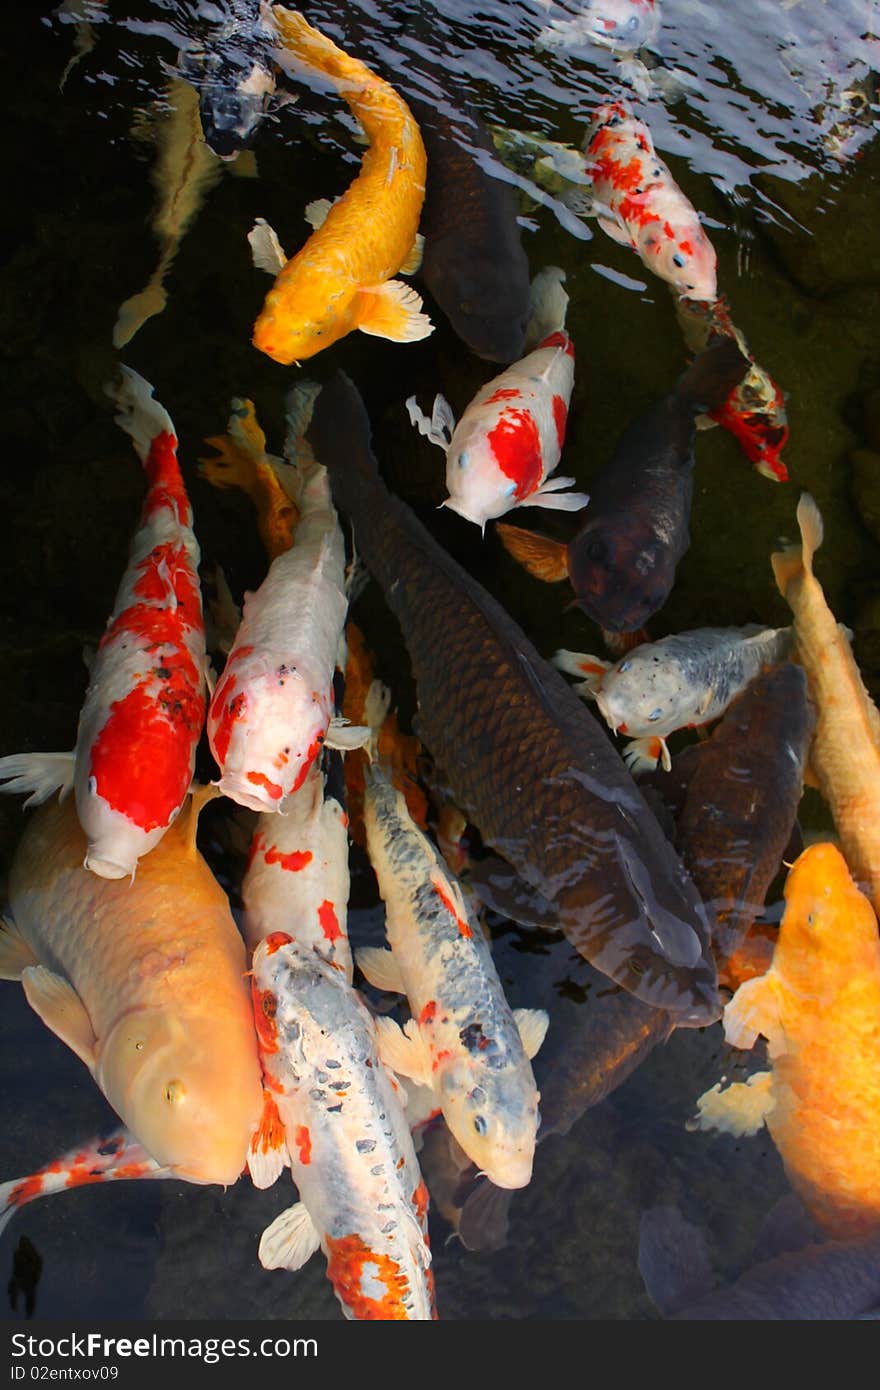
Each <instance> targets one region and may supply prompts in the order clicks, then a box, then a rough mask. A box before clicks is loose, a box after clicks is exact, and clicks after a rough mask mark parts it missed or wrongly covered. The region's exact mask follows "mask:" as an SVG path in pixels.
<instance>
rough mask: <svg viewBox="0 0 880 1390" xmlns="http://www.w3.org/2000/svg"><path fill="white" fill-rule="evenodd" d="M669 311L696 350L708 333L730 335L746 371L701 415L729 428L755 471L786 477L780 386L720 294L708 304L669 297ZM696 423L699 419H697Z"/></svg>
mask: <svg viewBox="0 0 880 1390" xmlns="http://www.w3.org/2000/svg"><path fill="white" fill-rule="evenodd" d="M675 316H676V318H677V319H678V323H679V327H680V328H681V331H682V334H683V336H684V340H685V342H686V344H687V346H688V347H689V348H690V350H691V351H692V352H695V353H697V354H699V353H701V352H702V351H703V349H704V348H705V347H707V346H708V344H709V342H710V341H711V339H712V338H715V337H724V338H735V339H736V341H737V344H738V346H739V348H740V351H741V352H742V353H743V354H744V355H745V356H746V357H747V358H748V359H749V364H750V365H749V370H748V371H747V372H746V374H745V376H744V377H743V379H742V381H741V382H740V383H739V385H738V386H735V387H734V389H733V390H732V391H731V393H730V395H729V396H728V397H727V399H726V400H725V401H724V402H723V404H722V405H721V406H719V408H718V409H717V410H712V411H710V412H709V415H708V417H702V418H703V420H704V422H705V423H707V424H708V423H709V422H710V421H711V422H713V423H714V424H717V425H721V426H722V427H723V428H724V429H726V430H729V431H730V433H731V434H732V435H733V437H734V439H735V440H736V442H737V443H738V444H739V446H740V448H741V449H742V451H743V453H744V454H745V456H746V458H747V459H748V460H749V462H750V463H753V464H754V466H755V468H756V469H757V471H758V472H759V473H762V474H763V476H764V477H765V478H770V479H771V480H772V481H773V482H775V483H787V482H788V469H787V468H786V466H785V464H784V463H783V461H782V458H781V454H782V450H783V449H784V448H785V446H786V444H787V443H788V414H787V412H786V409H785V396H784V395H783V393H782V388H781V387H779V386H777V384H776V382H775V381H774V380H773V378H772V377H771V376H770V374H769V372H766V371H765V370H764V368H763V367H761V366H759V365H758V363H757V362H756V361H755V359H754V357H753V356H752V354H751V352H750V351H749V345H748V343H747V342H746V340H745V338H744V337H743V335H742V333H741V332H740V331H739V329H738V328H737V327H736V325H735V324H734V323H733V322H732V321H731V317H730V310H729V309H728V306H727V304H726V302H725V301H724V299H716V301H715V303H714V304H705V303H702V302H700V301H698V300H691V299H686V298H685V297H684V296H682V295H676V296H675ZM697 423H698V424H699V423H700V422H699V421H698V422H697Z"/></svg>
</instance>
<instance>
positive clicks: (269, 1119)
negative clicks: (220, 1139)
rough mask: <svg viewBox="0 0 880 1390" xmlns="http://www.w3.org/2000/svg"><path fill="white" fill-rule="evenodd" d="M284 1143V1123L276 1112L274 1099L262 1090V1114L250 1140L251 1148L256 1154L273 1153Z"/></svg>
mask: <svg viewBox="0 0 880 1390" xmlns="http://www.w3.org/2000/svg"><path fill="white" fill-rule="evenodd" d="M283 1143H284V1121H283V1120H282V1118H281V1115H280V1114H279V1112H278V1106H277V1105H276V1103H275V1097H274V1096H271V1095H270V1094H269V1092H268V1091H267V1090H265V1088H264V1090H263V1113H262V1114H261V1116H260V1123H259V1125H258V1126H257V1128H256V1130H255V1131H254V1136H253V1138H252V1139H251V1148H252V1149H254V1150H255V1151H256V1152H258V1153H263V1154H266V1153H274V1152H275V1150H276V1149H280V1148H281V1146H282V1144H283Z"/></svg>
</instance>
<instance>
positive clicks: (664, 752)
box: [623, 734, 672, 774]
mask: <svg viewBox="0 0 880 1390" xmlns="http://www.w3.org/2000/svg"><path fill="white" fill-rule="evenodd" d="M623 761H624V762H625V763H626V765H627V767H628V768H629V770H630V772H632V773H633V774H635V773H636V772H653V771H654V770H655V768H656V767H657V765H658V763H659V764H662V766H663V769H664V771H665V772H669V771H670V770H671V768H672V758H671V757H670V755H669V749H668V748H667V747H666V740H665V738H658V737H657V735H656V734H654V735H653V736H646V737H645V738H633V739H630V741H629V743H628V744H627V745H626V747H625V748H624V750H623Z"/></svg>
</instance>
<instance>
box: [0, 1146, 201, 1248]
mask: <svg viewBox="0 0 880 1390" xmlns="http://www.w3.org/2000/svg"><path fill="white" fill-rule="evenodd" d="M177 1176H178V1174H177V1173H174V1172H173V1171H172V1170H171V1169H170V1168H163V1167H162V1165H161V1164H159V1163H157V1162H156V1160H155V1159H154V1158H151V1157H150V1155H149V1154H148V1153H147V1151H146V1149H145V1148H144V1147H143V1145H142V1144H139V1143H138V1141H137V1140H136V1139H134V1138H132V1136H131V1135H130V1134H129V1133H128V1131H127V1130H125V1129H120V1130H117V1131H116V1132H115V1133H114V1134H111V1135H108V1136H107V1137H106V1138H99V1139H93V1140H91V1141H90V1142H89V1143H87V1144H81V1145H80V1146H79V1147H78V1148H75V1149H70V1150H69V1151H68V1152H67V1153H63V1154H61V1156H60V1157H59V1158H56V1159H53V1160H52V1162H51V1163H47V1164H46V1165H45V1166H44V1167H43V1168H38V1169H37V1171H36V1172H35V1173H30V1174H29V1175H28V1177H26V1178H15V1179H13V1180H12V1181H11V1182H4V1183H0V1231H3V1230H5V1228H6V1226H7V1224H8V1223H9V1222H10V1221H11V1220H12V1218H13V1216H14V1215H15V1213H16V1212H17V1211H18V1210H19V1208H20V1207H23V1206H26V1204H27V1203H28V1202H33V1201H34V1199H35V1198H37V1197H50V1196H52V1194H53V1193H55V1192H68V1191H70V1189H71V1188H75V1187H87V1186H88V1185H89V1184H91V1183H96V1182H123V1181H134V1180H135V1179H136V1178H176V1177H177Z"/></svg>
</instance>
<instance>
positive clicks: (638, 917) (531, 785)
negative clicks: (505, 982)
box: [312, 373, 720, 1026]
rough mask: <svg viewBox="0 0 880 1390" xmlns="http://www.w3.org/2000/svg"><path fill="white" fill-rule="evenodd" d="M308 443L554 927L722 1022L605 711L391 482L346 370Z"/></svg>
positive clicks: (671, 875)
mask: <svg viewBox="0 0 880 1390" xmlns="http://www.w3.org/2000/svg"><path fill="white" fill-rule="evenodd" d="M312 438H313V442H314V444H315V447H316V451H317V453H318V454H319V456H320V457H321V458H322V459H323V460H324V463H325V466H326V467H327V470H328V474H329V476H330V480H331V485H332V487H333V491H334V496H335V498H336V500H337V501H338V502H339V504H340V506H342V507H343V508H344V509H345V510H346V511H347V512H348V514H349V516H350V518H351V520H352V522H353V525H354V529H355V536H356V542H357V548H358V553H359V554H360V556H361V558H362V559H363V560H364V562H365V563H366V565H367V568H368V569H369V570H370V571H371V572H372V574H373V576H374V578H376V579H377V580H378V582H379V584H380V585H381V587H382V588H383V590H384V592H385V594H386V597H387V600H388V603H389V605H390V607H391V608H392V610H393V612H394V613H395V614H396V616H397V618H398V620H399V622H400V625H401V627H402V629H403V632H404V636H405V639H406V643H407V647H408V650H409V654H410V658H411V662H412V667H413V672H414V675H415V680H416V685H417V688H418V699H419V713H418V724H419V733H420V737H421V738H422V740H423V742H424V743H425V744H426V745H427V747H428V749H429V750H430V752H431V754H432V755H433V757H434V760H435V762H436V763H437V765H438V767H439V768H440V769H442V771H443V773H444V774H445V775H446V777H447V779H448V781H449V785H450V788H451V790H452V793H453V795H454V798H455V800H456V803H457V804H458V805H460V806H461V807H462V809H463V810H464V811H465V812H466V813H467V814H468V815H469V816H470V818H471V819H472V820H473V821H474V823H475V824H476V825H477V826H478V827H479V829H480V832H481V834H482V836H483V838H484V840H485V841H486V842H487V843H489V844H492V845H494V846H495V847H496V848H497V849H498V850H499V852H500V853H502V854H503V855H505V857H506V858H507V859H508V860H509V861H510V863H511V864H512V865H513V866H514V868H515V869H516V870H517V872H518V873H519V874H520V875H521V876H522V877H523V878H524V879H526V881H527V882H529V883H531V884H532V885H533V886H534V887H535V888H537V889H538V890H539V891H540V892H541V893H542V894H543V895H544V896H545V897H546V898H548V899H549V900H550V901H551V902H552V903H553V906H554V910H555V913H556V920H555V921H554V922H553V923H552V924H548V925H552V926H553V927H556V926H559V927H561V929H562V930H563V931H564V932H565V934H566V936H567V937H568V938H569V940H571V941H572V942H573V944H574V945H576V946H577V948H578V950H579V951H580V952H581V953H582V954H583V955H585V956H586V957H587V958H588V959H589V960H591V961H592V963H593V964H594V965H596V966H597V968H598V969H600V970H602V971H603V972H604V973H606V974H610V975H611V976H612V977H613V978H614V979H616V980H618V982H619V983H620V984H622V985H624V986H625V987H626V988H627V989H629V990H631V991H632V992H633V993H634V994H636V995H637V996H638V997H639V998H641V999H644V1000H645V1001H646V1002H647V1003H651V1004H654V1005H657V1006H659V1007H663V1008H668V1009H670V1010H671V1011H672V1012H673V1013H674V1014H675V1017H676V1022H677V1023H679V1024H684V1025H692V1026H702V1025H703V1024H705V1023H709V1022H712V1021H713V1020H714V1019H716V1018H717V1017H718V1016H719V1012H720V1004H719V1001H718V995H717V986H716V975H715V967H714V963H713V962H712V961H711V957H710V955H709V950H708V929H707V923H706V918H705V913H704V911H703V908H702V904H701V903H700V900H699V897H698V895H697V893H696V890H695V889H694V887H693V885H692V884H691V882H690V880H689V879H688V877H687V874H686V872H685V870H684V868H683V866H682V864H681V863H680V861H679V860H678V858H677V856H676V855H675V854H674V852H673V851H672V849H671V848H670V846H669V845H668V843H667V841H666V840H665V839H664V837H663V834H662V832H661V830H660V827H659V826H658V824H657V822H656V820H655V819H654V817H653V815H652V814H651V812H650V810H649V809H648V807H647V805H646V803H645V802H644V800H643V799H642V797H641V795H640V793H639V791H638V789H637V788H636V786H635V783H634V782H633V781H632V779H631V777H630V776H629V774H628V773H627V771H626V769H625V767H624V766H623V763H622V762H621V760H620V758H619V757H618V755H617V754H616V753H615V751H614V750H613V748H612V747H611V745H610V744H609V742H608V739H607V738H606V736H605V735H604V733H603V732H602V730H601V729H600V728H599V726H598V725H597V723H596V721H595V720H594V719H593V718H592V716H591V715H590V714H589V713H588V712H587V711H586V710H585V709H584V708H583V707H582V705H581V704H580V702H579V700H578V698H577V696H576V695H574V694H573V693H572V691H571V690H569V688H568V686H567V685H566V683H565V682H564V680H563V679H562V677H561V676H559V675H558V674H557V672H555V671H554V670H552V668H550V667H549V666H548V665H547V664H546V663H545V662H544V661H543V660H542V658H541V657H540V656H539V655H538V653H537V651H536V650H535V648H534V647H533V646H532V644H531V643H530V642H529V640H528V638H527V637H526V636H525V634H524V633H523V632H522V630H521V629H520V628H519V627H518V626H517V624H516V623H514V622H513V620H512V619H511V618H510V617H509V616H508V614H507V613H506V612H505V611H504V610H503V608H501V606H500V604H498V603H497V602H496V601H495V599H493V598H492V597H491V596H490V595H489V594H488V593H486V592H485V590H483V589H482V588H481V587H480V586H479V585H478V584H477V583H476V582H475V581H474V580H473V579H472V578H471V577H470V576H469V575H468V574H467V573H466V572H465V571H464V570H462V569H461V567H460V566H459V565H457V564H456V563H455V561H453V560H452V558H451V557H450V556H449V555H448V554H447V553H446V552H445V551H444V550H443V549H442V548H441V547H440V546H439V545H438V544H437V543H436V542H435V541H434V540H433V539H432V538H431V537H430V536H429V534H428V533H427V532H426V531H425V530H424V528H423V527H422V526H421V524H420V523H419V522H418V521H417V520H416V518H415V517H414V516H413V515H412V513H411V512H410V511H409V509H408V508H407V507H406V506H405V505H404V504H403V503H401V502H400V501H399V500H398V499H397V498H394V497H393V496H392V495H391V494H390V493H389V492H388V490H387V488H386V487H385V486H384V484H383V483H382V482H381V481H380V479H379V476H378V472H377V469H376V463H375V460H374V458H373V456H372V453H371V451H370V446H369V422H368V419H367V417H366V413H365V411H364V408H363V405H362V403H361V402H360V399H359V397H358V396H357V393H356V391H355V389H354V387H353V386H352V385H351V383H350V382H348V380H347V378H345V377H344V376H343V374H342V373H339V374H337V376H336V377H335V378H334V379H333V380H332V382H331V383H330V385H329V386H325V387H324V389H323V391H322V393H321V396H320V397H319V399H318V404H317V408H316V412H315V417H314V420H313V426H312ZM648 905H650V910H649V911H646V907H648ZM663 932H665V933H666V944H665V947H664V945H663V944H662V933H663ZM658 934H659V935H660V936H661V940H658ZM664 950H665V952H666V953H668V954H664ZM670 956H672V957H677V960H675V959H670V958H669V957H670Z"/></svg>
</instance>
